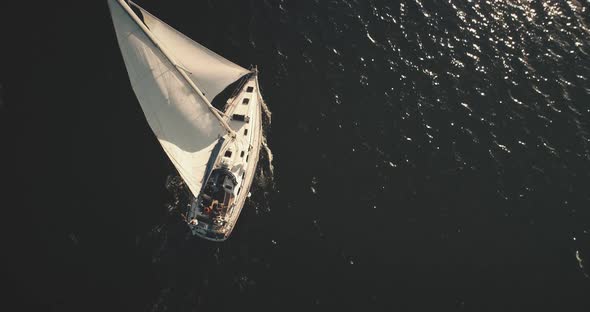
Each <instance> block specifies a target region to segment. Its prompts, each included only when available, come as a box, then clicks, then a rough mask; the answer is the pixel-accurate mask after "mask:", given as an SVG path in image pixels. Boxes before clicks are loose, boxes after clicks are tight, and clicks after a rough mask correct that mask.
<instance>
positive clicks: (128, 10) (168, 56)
mask: <svg viewBox="0 0 590 312" xmlns="http://www.w3.org/2000/svg"><path fill="white" fill-rule="evenodd" d="M117 2H118V3H119V5H120V6H121V7H122V8H123V9H124V10H125V12H126V13H127V14H128V15H129V16H130V17H131V19H133V21H134V22H135V23H136V24H137V26H139V28H141V30H143V32H144V33H145V35H146V37H148V38H149V39H150V41H152V43H153V44H154V45H155V46H156V47H157V48H158V49H160V51H161V52H162V54H163V55H164V56H165V57H166V59H168V61H169V62H170V63H171V64H172V65H173V66H174V67H175V68H176V69H177V71H178V72H179V73H180V75H181V76H182V78H183V79H184V80H185V81H186V83H188V84H189V85H190V86H191V87H192V88H193V90H194V91H195V92H196V93H197V94H198V95H199V97H201V99H202V100H203V101H204V102H205V103H207V107H208V108H209V110H210V111H211V112H212V113H213V115H214V116H215V117H216V118H217V119H218V120H219V123H220V124H221V125H222V126H223V128H225V130H226V131H227V133H228V134H230V136H231V137H232V138H235V136H236V133H235V131H233V130H232V129H231V128H230V126H229V125H228V124H227V122H226V121H225V120H224V119H223V117H222V116H221V115H220V114H219V111H218V110H217V109H216V108H215V107H213V105H211V102H209V100H208V99H207V98H206V97H205V96H204V95H203V92H202V91H201V90H200V89H199V88H198V87H197V86H196V85H195V83H194V82H193V81H192V80H191V79H190V78H189V77H188V75H187V74H186V72H185V71H184V69H183V68H182V66H180V65H178V63H177V62H176V60H175V59H174V58H173V57H172V56H171V54H170V53H168V51H166V49H165V48H164V47H163V46H162V45H161V44H160V43H159V41H158V39H157V38H156V37H155V36H154V35H152V33H151V31H150V30H149V29H148V28H147V26H146V25H145V24H144V23H143V22H142V21H141V20H140V19H139V17H138V16H137V15H136V14H135V12H133V10H132V9H131V7H129V5H128V4H127V3H125V1H123V0H117ZM130 3H132V4H133V5H135V6H137V7H139V6H138V5H137V4H135V3H133V2H130Z"/></svg>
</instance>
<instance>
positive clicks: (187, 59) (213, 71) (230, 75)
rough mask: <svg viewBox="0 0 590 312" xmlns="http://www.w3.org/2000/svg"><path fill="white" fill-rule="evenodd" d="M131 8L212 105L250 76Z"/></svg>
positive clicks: (141, 9) (242, 69)
mask: <svg viewBox="0 0 590 312" xmlns="http://www.w3.org/2000/svg"><path fill="white" fill-rule="evenodd" d="M131 4H133V5H134V6H135V7H137V8H138V9H139V10H140V11H141V14H142V15H143V21H144V23H145V24H146V25H147V26H148V28H149V29H150V31H151V32H152V34H154V36H156V38H158V41H160V42H161V43H162V44H163V45H164V46H165V47H166V48H167V49H172V51H173V53H174V58H175V59H176V60H178V61H179V62H180V65H182V67H183V68H184V69H186V71H188V76H189V77H190V78H191V80H192V81H193V82H194V83H195V85H197V86H198V87H199V89H201V91H203V93H205V97H207V99H208V100H209V101H213V98H215V96H216V95H218V94H219V93H220V92H221V91H223V90H224V89H225V88H226V87H227V86H228V85H230V84H231V83H233V82H235V81H236V80H238V79H240V77H242V76H244V75H245V74H247V73H249V72H250V71H249V70H247V69H245V68H243V67H240V66H238V65H236V64H234V63H232V62H230V61H229V60H227V59H225V58H223V57H222V56H220V55H218V54H216V53H215V52H213V51H211V50H209V49H207V48H206V47H204V46H202V45H200V44H198V43H197V42H195V41H193V40H191V39H190V38H188V37H187V36H185V35H184V34H182V33H180V32H179V31H177V30H176V29H174V28H172V27H170V25H168V24H166V23H164V22H162V21H161V20H159V19H158V18H157V17H155V16H153V15H152V14H150V13H149V12H148V11H146V10H144V9H143V8H141V7H140V6H138V5H137V4H135V3H131Z"/></svg>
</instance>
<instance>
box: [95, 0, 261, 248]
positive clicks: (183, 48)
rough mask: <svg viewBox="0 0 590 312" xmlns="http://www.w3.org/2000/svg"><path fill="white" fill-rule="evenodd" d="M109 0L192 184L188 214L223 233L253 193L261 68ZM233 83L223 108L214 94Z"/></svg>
mask: <svg viewBox="0 0 590 312" xmlns="http://www.w3.org/2000/svg"><path fill="white" fill-rule="evenodd" d="M107 1H108V5H109V9H110V12H111V16H112V19H113V25H114V28H115V33H116V36H117V40H118V43H119V47H120V49H121V53H122V55H123V60H124V62H125V66H126V68H127V73H128V74H129V80H130V82H131V86H132V88H133V90H134V92H135V95H136V96H137V99H138V101H139V103H140V105H141V108H142V110H143V112H144V115H145V118H146V120H147V122H148V124H149V126H150V128H151V129H152V131H153V132H154V134H155V136H156V138H157V139H158V141H159V143H160V144H161V145H162V148H163V149H164V151H165V153H166V155H167V156H168V158H170V161H171V162H172V164H173V165H174V166H175V168H176V170H177V171H178V173H179V175H180V177H181V178H182V179H183V180H184V182H185V184H186V186H187V187H188V189H189V191H190V194H191V202H190V204H189V205H188V206H187V208H186V210H183V212H182V214H183V216H184V218H185V220H186V222H187V224H188V226H189V228H190V230H191V232H192V233H193V234H194V235H196V236H199V237H202V238H204V239H207V240H212V241H224V240H226V239H227V238H228V237H229V235H230V234H231V232H232V230H233V228H234V226H235V224H236V222H237V220H238V217H239V215H240V212H241V210H242V207H243V206H244V203H245V201H246V198H247V197H248V196H249V189H250V186H251V185H252V181H253V179H254V175H255V171H256V165H257V163H258V158H259V154H260V147H261V143H262V105H263V99H262V96H261V93H260V87H259V83H258V70H257V69H256V67H253V68H251V69H249V70H248V69H245V68H242V67H241V66H239V65H236V64H234V63H232V62H231V61H229V60H227V59H225V58H223V57H222V56H220V55H218V54H216V53H215V52H213V51H211V50H209V49H207V48H206V47H204V46H202V45H200V44H199V43H197V42H195V41H193V40H191V39H190V38H188V37H187V36H185V35H183V34H182V33H180V32H179V31H177V30H176V29H174V28H172V27H170V26H169V25H168V24H166V23H164V22H163V21H161V20H159V19H158V18H157V17H155V16H154V15H152V14H150V13H149V12H148V11H146V10H144V9H143V8H141V7H140V6H138V5H137V4H135V3H133V2H131V1H123V0H107ZM132 7H134V9H136V10H137V11H138V12H139V13H141V16H142V18H140V17H139V16H138V14H136V13H135V11H134V9H132ZM230 85H232V86H234V87H235V88H236V89H235V90H234V91H233V94H232V95H231V96H230V97H229V99H228V100H227V101H226V105H225V107H224V110H223V111H221V110H218V109H217V108H215V107H214V106H213V105H212V104H211V102H212V101H213V99H214V98H215V97H216V96H217V95H218V94H220V93H221V92H222V91H223V90H225V89H226V88H228V86H230Z"/></svg>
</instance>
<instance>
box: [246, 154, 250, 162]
mask: <svg viewBox="0 0 590 312" xmlns="http://www.w3.org/2000/svg"><path fill="white" fill-rule="evenodd" d="M249 158H250V154H248V156H246V162H248V159H249Z"/></svg>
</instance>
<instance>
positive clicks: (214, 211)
mask: <svg viewBox="0 0 590 312" xmlns="http://www.w3.org/2000/svg"><path fill="white" fill-rule="evenodd" d="M237 184H238V183H237V180H236V177H235V176H234V175H233V174H232V173H231V172H230V171H229V170H228V169H227V168H219V169H215V170H213V171H212V172H211V175H210V176H209V179H208V180H207V184H206V185H205V188H204V189H203V193H201V202H200V205H199V208H200V210H201V214H204V215H205V216H208V217H210V218H211V219H213V221H214V223H221V222H223V220H222V219H223V216H224V215H225V214H226V213H227V211H228V209H229V208H230V207H231V205H232V204H233V201H234V198H235V194H234V190H235V188H236V185H237Z"/></svg>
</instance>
